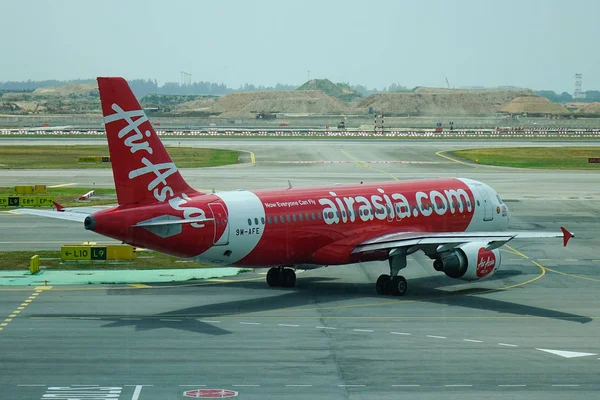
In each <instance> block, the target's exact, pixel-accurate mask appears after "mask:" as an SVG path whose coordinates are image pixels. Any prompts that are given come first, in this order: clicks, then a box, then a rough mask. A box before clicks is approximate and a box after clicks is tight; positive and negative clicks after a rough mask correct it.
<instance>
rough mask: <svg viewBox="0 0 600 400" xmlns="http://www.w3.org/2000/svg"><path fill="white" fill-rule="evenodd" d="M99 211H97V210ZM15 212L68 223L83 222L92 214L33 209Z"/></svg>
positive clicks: (16, 210) (65, 210)
mask: <svg viewBox="0 0 600 400" xmlns="http://www.w3.org/2000/svg"><path fill="white" fill-rule="evenodd" d="M96 211H97V210H96ZM15 212H18V213H22V214H29V215H37V216H40V217H49V218H57V219H64V220H67V221H76V222H83V221H85V218H86V217H87V216H88V215H90V214H91V213H86V212H80V211H77V212H75V211H69V210H67V209H64V211H51V210H36V209H33V208H17V209H15Z"/></svg>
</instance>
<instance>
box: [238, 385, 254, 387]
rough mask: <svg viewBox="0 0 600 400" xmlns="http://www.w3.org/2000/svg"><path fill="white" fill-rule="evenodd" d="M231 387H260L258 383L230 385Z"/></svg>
mask: <svg viewBox="0 0 600 400" xmlns="http://www.w3.org/2000/svg"><path fill="white" fill-rule="evenodd" d="M231 386H233V387H260V385H231Z"/></svg>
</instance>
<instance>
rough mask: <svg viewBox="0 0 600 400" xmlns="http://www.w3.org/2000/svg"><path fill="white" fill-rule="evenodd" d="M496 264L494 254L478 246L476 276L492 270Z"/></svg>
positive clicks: (484, 274)
mask: <svg viewBox="0 0 600 400" xmlns="http://www.w3.org/2000/svg"><path fill="white" fill-rule="evenodd" d="M495 266H496V255H495V254H494V252H493V251H491V250H486V249H485V248H483V247H482V248H480V249H479V252H478V253H477V269H476V273H477V277H478V278H483V277H484V276H486V275H488V274H489V273H490V272H492V271H493V270H494V267H495Z"/></svg>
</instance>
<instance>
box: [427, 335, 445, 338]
mask: <svg viewBox="0 0 600 400" xmlns="http://www.w3.org/2000/svg"><path fill="white" fill-rule="evenodd" d="M427 337H429V338H434V339H448V338H447V337H446V336H436V335H427Z"/></svg>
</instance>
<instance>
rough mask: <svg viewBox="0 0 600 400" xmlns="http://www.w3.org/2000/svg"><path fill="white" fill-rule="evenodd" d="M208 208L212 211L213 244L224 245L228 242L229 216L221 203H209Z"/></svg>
mask: <svg viewBox="0 0 600 400" xmlns="http://www.w3.org/2000/svg"><path fill="white" fill-rule="evenodd" d="M208 208H210V211H211V212H212V215H213V218H214V221H213V222H214V226H215V236H214V238H213V245H215V246H224V245H226V244H229V218H228V216H227V212H226V211H225V207H223V204H221V203H209V204H208Z"/></svg>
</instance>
